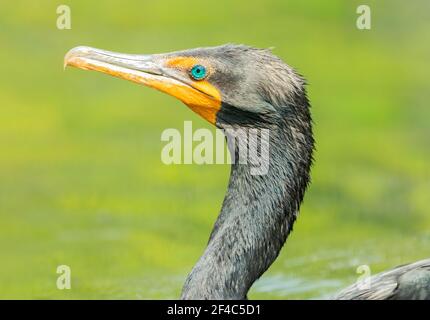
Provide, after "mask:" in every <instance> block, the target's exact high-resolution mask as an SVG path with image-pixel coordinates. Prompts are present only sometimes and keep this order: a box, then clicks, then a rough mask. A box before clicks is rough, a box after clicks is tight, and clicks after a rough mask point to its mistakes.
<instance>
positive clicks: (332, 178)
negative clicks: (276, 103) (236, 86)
mask: <svg viewBox="0 0 430 320" xmlns="http://www.w3.org/2000/svg"><path fill="white" fill-rule="evenodd" d="M362 3H363V2H362V1H344V0H337V1H317V0H313V1H302V0H295V1H289V0H288V1H287V0H279V1H249V0H246V1H245V0H244V1H234V2H233V1H228V0H217V1H213V2H209V1H197V0H193V1H191V0H190V1H173V0H172V1H162V0H160V1H155V0H154V1H142V0H128V1H125V0H124V1H103V2H101V1H98V2H96V1H92V2H89V1H73V2H72V1H67V2H59V1H30V0H28V1H19V0H18V1H9V2H6V1H3V2H2V3H1V4H0V43H1V45H0V48H1V50H0V61H1V62H0V71H1V75H0V298H24V299H28V298H47V299H77V298H82V299H95V298H101V299H114V298H130V299H148V298H155V299H158V298H177V297H178V296H179V294H180V290H181V286H182V283H183V281H184V279H185V277H186V275H187V273H188V272H189V271H190V269H191V267H192V266H193V264H194V263H195V262H196V260H197V259H198V257H199V255H200V254H201V253H202V251H203V249H204V247H205V244H206V241H207V239H208V236H209V232H210V230H211V227H212V225H213V223H214V221H215V219H216V216H217V213H218V211H219V208H220V206H221V202H222V199H223V196H224V192H225V189H226V185H227V180H228V175H229V167H228V165H203V166H199V165H174V166H166V165H164V164H162V163H161V161H160V153H161V149H162V147H163V145H164V143H162V142H161V141H160V135H161V132H162V131H163V130H164V129H166V128H178V129H180V130H182V128H183V121H184V120H192V121H193V126H194V128H199V127H209V125H208V124H207V123H206V122H204V120H201V119H200V118H199V117H198V116H197V115H195V114H194V113H192V112H191V111H190V110H189V109H188V108H186V107H185V106H183V105H182V104H181V103H180V102H178V101H176V100H175V99H173V98H171V97H168V96H166V95H163V94H161V93H159V92H156V91H153V90H151V89H147V88H143V87H139V86H137V85H133V84H131V83H129V82H126V81H123V80H119V79H113V78H110V77H107V76H106V75H102V74H97V73H93V72H83V71H81V70H76V69H68V70H67V72H64V71H63V56H64V54H65V53H66V52H67V51H68V50H69V49H70V48H72V47H74V46H77V45H89V46H94V47H99V48H104V49H107V50H112V51H123V52H129V53H156V52H167V51H175V50H179V49H185V48H191V47H198V46H209V45H219V44H223V43H227V42H232V43H244V44H248V45H253V46H257V47H272V46H273V47H275V49H274V52H275V54H277V55H279V56H280V57H281V58H283V59H284V60H285V61H286V62H287V63H289V64H290V65H292V66H294V67H295V68H296V69H297V70H298V71H299V72H300V73H302V74H304V75H305V76H306V77H307V79H308V80H309V87H308V89H309V96H310V99H311V102H312V105H313V116H314V120H315V134H316V140H317V152H316V154H315V159H316V162H315V166H314V168H313V183H312V186H311V188H310V190H309V191H308V193H307V195H306V198H305V202H304V205H303V207H302V210H301V214H300V217H299V220H298V222H297V224H296V226H295V229H294V232H293V233H292V235H291V236H290V238H289V239H288V241H287V244H286V245H285V247H284V249H283V251H282V254H281V255H280V257H279V258H278V260H277V261H276V262H275V263H274V265H273V266H272V267H271V268H270V270H269V271H268V272H267V273H266V274H265V275H264V276H263V277H262V278H261V279H260V280H259V281H258V282H257V283H256V284H255V285H254V287H253V288H252V290H251V292H250V294H249V297H250V298H251V299H256V298H261V299H291V298H324V297H327V296H330V295H331V294H332V293H333V292H336V291H337V290H338V289H340V288H342V287H343V286H345V285H347V284H349V283H351V282H353V281H355V280H356V278H357V277H358V275H357V274H356V268H357V266H359V265H362V264H367V265H369V266H370V268H371V270H372V272H373V273H376V272H378V271H381V270H383V269H385V268H390V267H393V266H395V265H398V264H401V263H406V262H411V261H413V260H417V259H421V258H425V257H429V256H430V254H429V246H430V231H429V227H430V204H429V203H428V202H429V201H428V200H429V199H428V198H429V194H430V164H429V156H430V148H429V147H430V125H429V123H430V108H429V106H428V101H429V99H430V90H429V89H430V88H429V87H430V86H429V83H430V82H429V80H430V79H429V78H430V60H429V56H430V18H429V17H430V2H429V1H426V0H423V1H414V2H406V1H401V0H390V1H388V0H385V1H381V0H379V1H369V0H368V1H366V2H365V4H368V5H370V7H371V9H372V29H371V30H369V31H360V30H358V29H357V28H356V18H357V16H358V15H357V14H356V8H357V6H358V5H359V4H362ZM60 4H67V5H69V6H70V7H71V10H72V29H71V30H58V29H57V28H56V19H57V14H56V8H57V6H58V5H60ZM61 264H66V265H69V266H70V267H71V269H72V289H71V290H64V291H60V290H58V289H57V288H56V280H57V276H58V275H57V274H56V268H57V266H58V265H61Z"/></svg>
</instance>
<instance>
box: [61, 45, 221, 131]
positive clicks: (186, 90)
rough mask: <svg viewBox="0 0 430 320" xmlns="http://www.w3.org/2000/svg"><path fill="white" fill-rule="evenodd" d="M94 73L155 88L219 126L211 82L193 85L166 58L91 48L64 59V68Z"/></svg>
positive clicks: (79, 49) (218, 102)
mask: <svg viewBox="0 0 430 320" xmlns="http://www.w3.org/2000/svg"><path fill="white" fill-rule="evenodd" d="M66 66H73V67H76V68H79V69H84V70H94V71H99V72H102V73H106V74H109V75H112V76H115V77H118V78H121V79H125V80H129V81H132V82H136V83H138V84H142V85H145V86H148V87H151V88H155V89H157V90H160V91H162V92H165V93H167V94H169V95H171V96H174V97H176V98H178V99H179V100H181V101H182V102H184V103H185V104H186V105H188V106H189V107H190V108H191V109H192V110H193V111H195V112H196V113H198V114H200V115H201V116H202V117H203V118H205V119H206V120H208V121H209V122H211V123H212V124H215V123H216V113H217V112H218V110H219V109H220V106H221V98H220V94H219V91H218V90H217V89H216V88H214V87H213V86H212V85H210V84H209V83H207V82H205V81H204V82H200V83H193V82H192V81H190V80H188V79H186V78H185V76H183V75H182V74H181V73H179V71H178V69H175V70H173V69H172V68H171V67H170V66H169V58H166V57H165V56H163V55H137V54H124V53H116V52H111V51H106V50H101V49H96V48H91V47H83V46H80V47H75V48H73V49H71V50H70V51H69V52H68V53H67V54H66V56H65V57H64V67H66Z"/></svg>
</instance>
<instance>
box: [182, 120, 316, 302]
mask: <svg viewBox="0 0 430 320" xmlns="http://www.w3.org/2000/svg"><path fill="white" fill-rule="evenodd" d="M297 124H298V122H288V121H287V120H285V121H283V122H282V124H281V125H276V126H274V127H272V128H271V129H270V143H269V168H268V171H267V173H266V174H263V175H255V174H252V173H251V167H252V165H251V164H239V163H237V162H236V163H235V164H232V168H231V175H230V181H229V185H228V190H227V193H226V196H225V199H224V202H223V205H222V209H221V212H220V214H219V216H218V219H217V221H216V223H215V226H214V229H213V231H212V234H211V237H210V240H209V243H208V246H207V248H206V250H205V252H204V254H203V255H202V257H201V258H200V260H199V261H198V262H197V264H196V265H195V266H194V268H193V270H192V271H191V273H190V274H189V276H188V278H187V280H186V282H185V285H184V287H183V291H182V296H181V298H182V299H245V298H246V295H247V292H248V290H249V288H250V287H251V285H252V284H253V283H254V282H255V280H257V279H258V278H259V277H260V276H261V275H262V274H263V273H264V272H265V271H266V270H267V268H269V266H270V265H271V264H272V263H273V261H274V260H275V259H276V257H277V256H278V254H279V252H280V250H281V248H282V246H283V244H284V243H285V241H286V239H287V236H288V234H289V232H290V231H291V230H292V226H293V223H294V221H295V219H296V217H297V214H298V211H299V206H300V203H301V201H302V199H303V195H304V192H305V189H306V186H307V184H308V182H309V170H310V165H311V162H312V150H313V139H312V129H311V124H310V121H309V122H306V123H305V125H303V122H301V124H302V126H300V125H297ZM228 138H229V137H228V136H227V139H228ZM230 151H232V150H230ZM235 152H237V150H236V151H235ZM236 156H237V155H236ZM236 158H237V157H236Z"/></svg>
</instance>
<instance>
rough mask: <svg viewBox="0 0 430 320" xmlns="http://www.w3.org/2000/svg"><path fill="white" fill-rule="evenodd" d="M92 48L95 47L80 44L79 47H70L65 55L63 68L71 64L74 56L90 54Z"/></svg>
mask: <svg viewBox="0 0 430 320" xmlns="http://www.w3.org/2000/svg"><path fill="white" fill-rule="evenodd" d="M92 50H93V48H91V47H85V46H79V47H74V48H72V49H70V50H69V51H68V52H67V53H66V55H65V56H64V62H63V69H64V70H66V67H67V66H69V65H71V61H72V60H73V59H74V58H77V57H83V56H85V55H88V54H89V53H90V52H91V51H92Z"/></svg>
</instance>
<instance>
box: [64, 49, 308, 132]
mask: <svg viewBox="0 0 430 320" xmlns="http://www.w3.org/2000/svg"><path fill="white" fill-rule="evenodd" d="M64 64H65V66H67V65H69V66H74V67H77V68H80V69H85V70H95V71H99V72H103V73H106V74H109V75H112V76H115V77H118V78H122V79H126V80H130V81H133V82H136V83H139V84H142V85H145V86H148V87H152V88H155V89H157V90H160V91H162V92H165V93H167V94H169V95H171V96H173V97H175V98H177V99H179V100H181V101H182V102H183V103H185V104H186V105H187V106H188V107H190V108H191V109H192V110H193V111H194V112H196V113H197V114H199V115H200V116H202V117H203V118H204V119H206V120H207V121H209V122H210V123H212V124H214V125H216V126H218V127H220V128H223V127H224V126H225V125H248V126H249V125H251V124H253V125H256V123H264V122H270V121H273V119H276V118H279V116H280V115H283V116H284V115H285V112H287V113H290V114H294V113H291V112H288V111H291V108H297V107H302V104H300V100H301V99H303V98H305V96H306V94H305V90H304V81H303V79H302V78H301V77H300V76H299V75H297V74H296V73H295V72H294V71H293V69H292V68H290V67H289V66H288V65H286V64H285V63H284V62H282V61H281V60H280V59H279V58H278V57H276V56H275V55H273V54H272V52H271V51H270V50H266V49H255V48H251V47H248V46H243V45H223V46H218V47H208V48H197V49H191V50H184V51H177V52H171V53H165V54H151V55H140V54H124V53H117V52H111V51H105V50H100V49H96V48H91V47H83V46H80V47H76V48H73V49H72V50H70V51H69V52H68V53H67V54H66V56H65V59H64ZM306 101H307V100H306ZM306 108H307V104H306ZM299 111H300V110H299ZM303 111H305V113H307V111H306V110H303Z"/></svg>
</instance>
